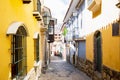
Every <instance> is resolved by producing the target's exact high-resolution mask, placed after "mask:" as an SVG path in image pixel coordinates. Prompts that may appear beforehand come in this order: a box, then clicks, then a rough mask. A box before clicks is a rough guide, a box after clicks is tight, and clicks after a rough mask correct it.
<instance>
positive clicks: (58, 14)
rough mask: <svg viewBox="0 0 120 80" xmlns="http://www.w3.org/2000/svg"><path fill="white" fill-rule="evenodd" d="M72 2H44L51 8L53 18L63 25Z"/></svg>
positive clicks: (55, 0)
mask: <svg viewBox="0 0 120 80" xmlns="http://www.w3.org/2000/svg"><path fill="white" fill-rule="evenodd" d="M70 1H71V0H44V5H45V6H46V7H48V8H50V10H51V13H52V17H54V18H57V21H58V23H62V21H63V19H64V16H65V14H66V11H67V9H68V7H69V4H70Z"/></svg>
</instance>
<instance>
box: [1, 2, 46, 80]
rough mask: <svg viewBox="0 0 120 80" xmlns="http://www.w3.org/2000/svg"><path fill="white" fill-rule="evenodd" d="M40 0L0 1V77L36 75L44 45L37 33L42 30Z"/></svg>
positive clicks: (16, 77)
mask: <svg viewBox="0 0 120 80" xmlns="http://www.w3.org/2000/svg"><path fill="white" fill-rule="evenodd" d="M41 1H43V0H41ZM41 1H40V0H14V1H13V0H2V1H1V2H0V5H1V7H0V17H1V19H0V22H1V23H0V44H1V45H0V48H1V49H0V55H1V56H0V61H2V62H0V75H1V77H0V80H11V79H17V80H18V79H20V80H21V79H23V78H25V79H28V78H30V77H32V76H31V75H32V74H33V75H36V76H37V77H38V76H39V74H40V70H41V66H40V65H41V62H42V56H43V49H44V48H43V47H42V45H43V44H41V43H42V42H41V41H43V38H41V37H42V36H43V35H44V34H42V33H44V31H46V29H45V28H43V26H44V24H43V20H42V16H41V11H42V3H43V2H41ZM41 32H42V33H41ZM38 66H39V67H38ZM34 69H35V70H34ZM38 70H39V72H38ZM35 73H37V74H35ZM37 77H36V78H37Z"/></svg>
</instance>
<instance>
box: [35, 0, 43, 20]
mask: <svg viewBox="0 0 120 80" xmlns="http://www.w3.org/2000/svg"><path fill="white" fill-rule="evenodd" d="M35 5H37V8H36V9H35V10H34V11H33V16H35V18H36V19H37V20H38V21H41V20H42V17H41V16H40V14H41V3H40V0H37V4H35Z"/></svg>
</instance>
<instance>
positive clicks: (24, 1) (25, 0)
mask: <svg viewBox="0 0 120 80" xmlns="http://www.w3.org/2000/svg"><path fill="white" fill-rule="evenodd" d="M30 2H31V0H23V3H24V4H29V3H30Z"/></svg>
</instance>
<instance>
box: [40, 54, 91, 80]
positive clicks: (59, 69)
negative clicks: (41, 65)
mask: <svg viewBox="0 0 120 80" xmlns="http://www.w3.org/2000/svg"><path fill="white" fill-rule="evenodd" d="M39 80H92V79H90V78H89V77H88V76H87V75H86V74H85V73H83V72H81V71H79V70H78V69H76V68H74V66H72V65H70V64H69V63H67V62H66V61H64V60H62V59H61V58H60V57H57V56H52V58H51V63H50V64H49V66H48V69H47V70H46V73H45V74H41V76H40V78H39Z"/></svg>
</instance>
